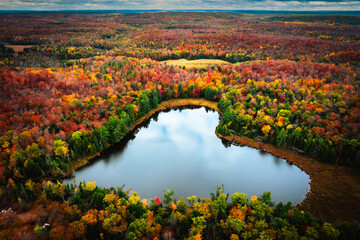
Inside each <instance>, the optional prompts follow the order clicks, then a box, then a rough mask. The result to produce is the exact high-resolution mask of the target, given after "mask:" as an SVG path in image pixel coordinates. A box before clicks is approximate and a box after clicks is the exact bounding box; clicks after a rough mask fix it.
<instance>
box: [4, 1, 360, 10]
mask: <svg viewBox="0 0 360 240" xmlns="http://www.w3.org/2000/svg"><path fill="white" fill-rule="evenodd" d="M359 3H360V1H359V0H132V1H128V0H76V1H74V0H47V1H44V0H1V3H0V10H122V9H133V10H148V9H159V10H191V9H193V10H194V9H196V10H201V9H209V10H210V9H211V10H302V11H306V10H360V4H359Z"/></svg>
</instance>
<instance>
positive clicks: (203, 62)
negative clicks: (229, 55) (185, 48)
mask: <svg viewBox="0 0 360 240" xmlns="http://www.w3.org/2000/svg"><path fill="white" fill-rule="evenodd" d="M162 62H163V63H165V64H166V65H170V66H179V67H185V68H193V67H194V68H204V67H211V66H217V65H228V64H231V63H230V62H227V61H223V60H219V59H197V60H187V59H184V58H183V59H178V60H166V61H162Z"/></svg>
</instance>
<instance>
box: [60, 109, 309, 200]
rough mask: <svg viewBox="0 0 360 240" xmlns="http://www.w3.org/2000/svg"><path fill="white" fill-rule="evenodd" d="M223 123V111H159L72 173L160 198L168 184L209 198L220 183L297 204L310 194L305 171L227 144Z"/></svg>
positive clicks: (177, 190)
mask: <svg viewBox="0 0 360 240" xmlns="http://www.w3.org/2000/svg"><path fill="white" fill-rule="evenodd" d="M218 124H219V113H217V112H215V111H212V110H209V109H205V108H204V107H202V108H198V109H183V110H171V111H168V112H160V113H158V114H156V115H154V117H153V118H152V119H151V120H150V122H149V123H148V124H146V126H142V127H139V128H138V129H137V133H136V134H135V138H130V139H129V140H128V141H125V142H122V143H121V144H120V145H118V146H115V147H114V148H113V149H112V150H111V152H110V153H107V154H104V155H103V156H102V157H100V159H98V160H97V161H95V162H94V163H93V164H91V165H89V166H86V167H84V168H81V169H79V170H77V171H76V172H74V173H73V175H72V176H73V177H75V179H76V182H77V183H79V182H81V181H86V182H96V183H97V186H99V187H111V186H114V187H116V186H122V185H125V188H128V189H130V190H132V191H136V192H137V193H138V194H139V195H140V196H141V198H153V197H155V196H160V197H161V196H163V191H164V190H166V189H168V188H170V189H173V190H174V192H175V194H176V195H177V196H178V197H181V196H182V197H184V198H185V197H188V196H192V195H196V196H197V197H209V196H210V195H209V194H210V193H211V192H215V191H216V185H221V184H223V185H224V187H225V192H226V193H230V195H231V194H233V193H234V192H243V193H246V194H248V196H249V197H251V195H253V194H256V195H257V196H259V195H260V194H262V193H263V192H265V191H271V193H272V198H273V200H274V201H275V202H280V201H282V202H287V201H291V202H292V203H293V204H297V203H300V202H301V201H302V200H303V199H304V198H305V196H306V193H307V191H308V189H309V188H310V185H309V181H310V178H309V176H308V175H307V174H306V173H305V172H303V171H302V170H301V169H299V168H298V167H296V166H295V165H292V164H290V163H288V162H287V161H286V160H284V159H281V158H278V157H276V156H274V155H271V154H269V153H265V152H263V151H261V150H257V149H253V148H249V147H243V146H236V145H232V144H230V143H224V142H223V141H222V140H221V139H219V138H218V137H217V136H216V135H215V128H216V126H217V125H218ZM64 182H67V183H71V182H73V180H72V179H66V180H64Z"/></svg>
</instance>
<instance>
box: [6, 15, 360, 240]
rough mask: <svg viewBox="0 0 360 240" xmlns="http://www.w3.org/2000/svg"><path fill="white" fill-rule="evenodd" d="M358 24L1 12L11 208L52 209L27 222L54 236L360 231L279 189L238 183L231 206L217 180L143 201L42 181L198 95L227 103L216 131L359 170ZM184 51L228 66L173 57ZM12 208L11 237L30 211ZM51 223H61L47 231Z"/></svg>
mask: <svg viewBox="0 0 360 240" xmlns="http://www.w3.org/2000/svg"><path fill="white" fill-rule="evenodd" d="M359 21H360V17H359V16H345V15H311V16H308V15H306V16H299V15H286V16H279V15H274V16H256V15H245V14H240V13H231V12H219V13H206V12H159V13H136V14H135V13H132V14H124V13H106V14H81V13H63V12H56V13H40V14H0V31H1V33H2V34H1V35H0V42H1V43H2V44H1V45H0V93H1V94H0V109H1V111H0V183H1V187H0V196H1V203H0V205H2V206H8V205H9V203H13V205H14V207H15V208H16V209H18V210H19V211H25V210H28V209H30V208H31V209H32V210H33V211H35V210H36V209H37V210H38V211H39V209H42V210H44V209H46V211H44V216H41V219H37V220H34V221H33V222H26V224H30V226H32V231H29V230H27V231H25V232H27V233H26V234H29V236H31V237H35V236H38V237H42V238H47V237H50V238H53V239H57V238H59V239H61V238H80V239H82V238H84V237H86V238H98V237H101V238H103V237H104V238H112V237H114V236H117V237H120V238H125V237H126V238H130V239H136V238H141V237H146V238H155V237H160V236H164V235H165V234H170V235H169V236H170V237H171V236H175V237H176V238H184V237H189V238H193V239H198V238H200V237H201V236H203V237H204V238H214V239H216V238H224V237H227V238H229V237H230V238H231V239H238V238H239V237H240V238H259V237H261V236H262V237H268V238H284V239H286V238H300V236H301V237H304V239H307V238H309V239H316V238H323V239H325V238H330V239H332V238H338V237H339V236H341V237H342V238H344V236H345V235H344V234H352V233H351V232H349V231H348V229H347V228H348V227H349V225H347V224H343V225H340V227H339V226H338V227H337V228H338V229H335V228H334V226H332V225H331V224H329V223H326V222H323V221H322V220H314V219H313V218H312V217H311V215H310V214H309V213H303V212H301V211H299V210H298V209H296V208H293V207H292V206H291V204H290V205H278V206H276V207H273V206H272V203H271V198H270V194H269V193H264V195H262V196H261V197H260V198H257V197H256V196H255V197H253V198H251V200H250V201H248V199H247V198H246V196H244V195H241V194H238V193H236V194H234V195H233V196H232V197H231V199H232V205H228V204H226V198H227V197H226V195H225V194H224V193H223V192H222V191H223V189H220V188H219V189H218V191H217V193H216V194H214V195H213V196H212V198H210V199H198V200H197V199H196V197H194V199H193V198H189V199H188V200H189V205H187V204H186V203H185V201H184V200H183V199H180V200H179V199H176V198H175V197H174V196H173V193H171V191H170V192H166V193H165V196H164V199H163V200H162V201H161V200H160V199H158V198H156V199H154V200H153V201H152V203H151V204H150V205H146V203H145V204H144V202H143V203H141V202H140V200H139V199H140V197H139V196H137V195H136V194H134V195H132V196H128V195H127V194H126V191H125V190H123V189H120V188H118V189H114V188H112V189H100V188H97V187H95V185H94V183H87V184H86V183H84V184H83V185H80V186H73V185H72V186H69V185H68V186H65V185H62V184H61V183H59V182H58V183H56V182H53V183H51V182H46V181H44V180H54V181H55V180H58V179H60V178H61V177H64V176H68V175H69V174H71V172H72V171H73V170H74V169H76V168H78V167H79V166H81V165H83V164H84V162H85V161H86V160H88V159H89V158H92V157H93V156H95V155H97V154H99V153H100V152H101V151H103V150H104V149H107V148H108V147H109V146H110V145H112V144H114V143H117V142H119V141H120V140H121V139H122V138H123V136H125V135H126V133H127V132H129V130H130V129H132V128H133V126H134V124H136V122H137V121H139V119H141V118H142V117H144V116H146V115H147V114H148V113H149V112H150V111H151V110H152V109H156V108H157V107H158V105H159V104H160V103H161V102H163V101H167V100H171V99H193V98H196V99H206V100H209V101H212V102H214V103H215V104H216V105H217V107H218V109H219V111H220V112H221V113H222V119H221V122H220V124H219V126H218V127H217V130H216V131H217V133H218V134H219V135H222V136H229V135H232V136H243V137H247V138H250V139H255V140H256V141H258V142H263V143H271V144H273V145H276V146H278V147H280V148H283V149H287V150H291V151H295V152H297V153H300V154H303V155H306V156H310V157H312V158H314V159H316V160H318V161H323V162H327V163H331V164H335V165H346V166H349V167H352V168H357V169H358V168H360V151H359V150H360V140H359V139H360V132H359V127H360V98H359V88H360V85H359V83H360V66H359V62H360V26H359ZM15 45H25V46H22V47H21V48H19V47H16V46H15ZM19 49H20V50H19ZM183 58H185V59H188V60H194V59H220V60H224V61H226V62H228V64H224V65H217V64H211V65H209V66H205V67H196V66H194V67H192V66H191V64H190V66H189V65H187V66H178V65H172V64H167V63H166V62H164V61H165V60H178V59H183ZM231 194H232V193H231ZM145 202H146V201H145ZM354 207H355V206H354ZM34 209H35V210H34ZM4 214H5V215H4V218H3V217H2V219H4V220H1V221H2V222H0V227H1V232H0V236H4V238H5V237H6V238H7V237H8V238H12V237H14V236H15V235H16V234H17V233H16V229H18V228H20V227H21V224H24V221H23V222H21V221H22V219H21V218H20V219H16V216H13V215H12V213H4ZM55 215H56V216H57V217H54V216H55ZM45 222H50V225H51V226H50V227H49V228H46V227H44V229H43V228H42V227H40V224H44V223H45ZM11 224H13V225H11ZM35 226H36V227H35ZM41 226H42V225H41ZM354 226H355V227H356V226H357V231H359V225H356V224H355V223H354ZM34 227H35V232H34V231H33V229H34ZM338 230H342V232H341V235H340V233H339V231H338ZM354 231H355V230H354ZM34 234H35V235H34ZM64 234H65V235H64ZM66 234H68V235H66ZM99 234H100V235H99ZM348 236H349V235H348ZM345 238H346V236H345Z"/></svg>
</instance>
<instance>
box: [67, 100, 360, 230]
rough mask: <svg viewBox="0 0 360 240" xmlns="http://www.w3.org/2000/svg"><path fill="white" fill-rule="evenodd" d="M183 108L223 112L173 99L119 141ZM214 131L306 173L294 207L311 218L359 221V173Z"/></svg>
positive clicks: (79, 163)
mask: <svg viewBox="0 0 360 240" xmlns="http://www.w3.org/2000/svg"><path fill="white" fill-rule="evenodd" d="M183 106H204V107H208V108H211V109H213V110H215V111H217V112H218V113H220V115H221V116H222V112H221V111H220V110H219V109H218V107H217V103H216V102H211V101H208V100H205V99H172V100H168V101H164V102H162V103H160V104H159V105H158V107H157V108H155V109H152V110H151V111H149V112H148V113H147V114H146V115H145V116H143V117H141V118H140V119H138V120H137V121H136V122H134V123H133V124H132V125H131V127H130V128H129V131H128V133H127V134H125V135H124V137H123V138H122V139H124V138H125V137H126V136H127V135H128V134H129V133H131V132H132V131H133V130H134V129H135V128H136V127H138V126H139V125H140V124H142V123H143V122H145V121H147V120H148V119H150V118H151V117H152V116H153V115H154V114H155V113H157V112H160V111H163V110H167V109H172V108H177V107H183ZM214 131H215V134H216V135H217V137H218V138H220V139H225V140H227V141H230V142H235V143H238V144H241V145H246V146H248V147H251V148H256V149H262V150H263V151H265V152H268V153H271V154H273V155H275V156H278V157H280V158H283V159H285V160H286V161H288V162H291V163H293V164H294V165H296V166H297V167H298V168H300V169H301V170H303V171H304V172H305V173H306V174H308V175H309V177H310V182H309V185H310V191H308V192H307V194H306V197H305V198H304V200H303V201H302V202H301V203H300V204H297V205H296V207H298V208H299V209H301V210H305V211H309V212H311V214H312V215H313V216H314V217H317V218H320V217H322V218H324V219H325V220H326V221H329V222H332V223H339V222H342V221H351V220H358V221H360V171H358V170H354V169H351V168H349V167H344V166H335V165H331V164H327V163H322V162H319V161H316V160H314V159H312V158H310V157H308V156H304V155H300V154H298V153H295V152H291V151H290V150H286V149H281V148H279V147H276V146H274V145H271V144H268V143H261V142H257V141H255V140H253V139H250V138H247V137H239V136H222V135H221V134H218V133H217V132H216V130H214ZM111 146H113V145H111ZM111 146H110V147H111ZM100 154H101V153H98V154H96V155H93V156H89V157H86V158H83V159H80V160H78V161H76V162H73V163H71V164H70V167H69V172H68V173H67V174H66V175H65V176H64V177H63V178H69V177H71V174H72V173H73V172H74V171H75V170H77V169H79V168H82V167H84V166H86V165H88V164H91V163H92V162H94V161H95V160H96V158H97V157H98V156H100Z"/></svg>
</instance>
